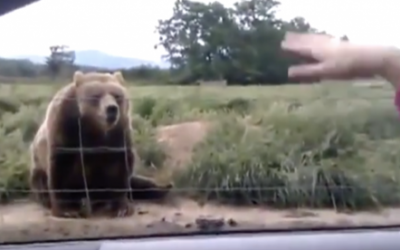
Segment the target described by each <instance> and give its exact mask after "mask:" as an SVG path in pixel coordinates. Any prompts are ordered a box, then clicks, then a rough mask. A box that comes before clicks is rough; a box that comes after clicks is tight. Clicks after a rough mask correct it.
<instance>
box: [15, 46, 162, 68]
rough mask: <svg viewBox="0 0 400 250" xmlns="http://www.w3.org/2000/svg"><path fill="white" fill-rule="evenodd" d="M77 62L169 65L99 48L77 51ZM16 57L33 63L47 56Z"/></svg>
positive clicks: (98, 65)
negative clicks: (99, 49) (110, 53)
mask: <svg viewBox="0 0 400 250" xmlns="http://www.w3.org/2000/svg"><path fill="white" fill-rule="evenodd" d="M75 56H76V59H75V64H77V65H84V66H91V67H96V68H106V69H121V68H132V67H138V66H141V65H152V66H158V67H161V68H166V67H168V64H167V63H165V62H152V61H146V60H141V59H137V58H129V57H120V56H113V55H109V54H106V53H104V52H101V51H97V50H82V51H76V52H75ZM14 58H15V59H27V60H30V61H32V62H33V63H39V64H44V62H45V60H46V57H44V56H35V55H21V56H15V57H14Z"/></svg>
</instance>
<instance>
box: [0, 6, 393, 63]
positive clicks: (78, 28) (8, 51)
mask: <svg viewBox="0 0 400 250" xmlns="http://www.w3.org/2000/svg"><path fill="white" fill-rule="evenodd" d="M200 1H203V2H208V1H206V0H200ZM173 2H174V0H41V1H40V2H38V3H35V4H32V5H29V6H28V7H26V8H23V9H19V10H17V11H15V12H12V13H10V14H7V15H5V16H3V17H0V34H1V38H0V57H2V56H3V57H12V56H14V55H47V54H48V50H49V46H50V45H54V44H65V45H69V46H70V47H71V48H72V49H75V50H82V49H95V50H101V51H103V52H106V53H109V54H113V55H118V56H126V57H135V58H140V59H145V60H152V61H160V57H161V54H163V51H162V50H160V49H159V50H155V49H154V47H153V46H154V44H155V43H156V42H157V40H158V37H157V34H156V33H155V32H154V30H155V26H156V24H157V20H159V19H161V18H166V17H169V16H170V15H171V13H172V6H173ZM220 2H222V3H224V4H227V5H229V4H232V3H233V2H235V1H234V0H220ZM281 2H282V6H281V9H280V12H279V15H280V16H281V17H282V18H285V19H289V18H291V17H294V16H296V15H298V16H303V17H305V18H306V19H307V20H308V21H309V22H310V23H311V24H312V25H313V26H315V27H317V28H319V29H324V30H327V31H328V32H330V33H331V34H334V35H338V36H339V35H343V34H346V35H348V36H349V38H350V39H351V40H352V41H358V42H363V43H376V44H390V45H395V46H398V47H400V32H399V31H398V30H400V28H399V27H398V22H396V21H395V19H397V18H398V17H399V16H400V15H399V13H398V12H400V8H399V7H397V5H396V3H399V2H398V1H394V0H382V1H375V0H283V1H281ZM399 4H400V3H399ZM392 31H396V32H393V33H392Z"/></svg>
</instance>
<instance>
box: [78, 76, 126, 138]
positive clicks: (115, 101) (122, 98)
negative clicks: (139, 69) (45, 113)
mask: <svg viewBox="0 0 400 250" xmlns="http://www.w3.org/2000/svg"><path fill="white" fill-rule="evenodd" d="M73 83H74V85H75V93H76V100H77V104H78V108H79V113H80V116H81V117H85V118H89V120H91V121H94V122H95V123H96V125H100V127H101V128H102V129H103V130H104V131H108V130H110V129H112V128H113V127H115V126H116V125H117V124H119V123H120V122H121V121H122V122H130V102H129V96H128V93H127V90H126V88H125V86H124V83H125V80H124V78H123V76H122V74H121V72H115V73H113V74H109V73H96V72H92V73H86V74H84V73H82V72H81V71H77V72H75V74H74V80H73Z"/></svg>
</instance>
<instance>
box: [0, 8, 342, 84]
mask: <svg viewBox="0 0 400 250" xmlns="http://www.w3.org/2000/svg"><path fill="white" fill-rule="evenodd" d="M279 6H280V2H279V1H276V0H240V1H238V2H236V3H234V4H233V6H232V7H228V6H224V5H223V4H222V3H220V2H218V1H214V2H211V3H202V2H198V1H192V0H176V1H175V3H174V6H173V13H172V15H171V17H169V18H167V19H165V20H160V21H159V22H158V25H157V27H156V31H157V32H158V34H159V42H158V44H156V45H155V47H162V48H164V50H165V51H166V54H165V55H164V58H165V59H166V60H167V61H168V62H169V63H170V68H169V69H160V68H157V67H150V66H145V65H144V66H141V67H137V68H132V69H122V70H123V71H124V74H125V75H126V77H127V78H128V79H132V80H135V79H138V80H148V81H159V82H164V83H177V84H193V83H196V82H199V81H215V80H223V81H226V82H227V83H228V84H241V85H248V84H284V83H286V82H288V79H287V68H288V66H289V65H291V64H296V63H299V62H300V59H299V58H295V57H293V56H291V55H287V54H284V53H282V52H281V50H280V42H281V40H282V38H283V36H284V34H285V32H286V31H298V32H318V33H325V32H324V31H319V30H317V29H315V28H314V27H313V26H312V25H311V24H310V23H308V22H307V21H306V20H305V19H304V18H303V17H295V18H293V19H292V20H281V19H279V18H278V17H277V15H276V12H277V9H278V8H279ZM342 39H344V40H348V38H347V36H343V37H342ZM66 48H67V47H65V46H52V47H51V48H50V56H49V57H48V58H47V60H46V65H35V64H33V63H31V62H29V61H24V60H5V59H1V60H0V76H25V77H35V76H37V75H49V76H51V77H57V76H58V75H60V74H62V72H67V74H68V72H69V71H71V70H76V69H78V68H80V69H81V68H83V69H86V70H93V69H94V68H93V67H85V66H78V65H74V59H75V58H74V53H73V52H71V51H68V50H67V49H66ZM95 70H101V71H107V70H106V69H95Z"/></svg>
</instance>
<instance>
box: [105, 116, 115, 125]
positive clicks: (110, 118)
mask: <svg viewBox="0 0 400 250" xmlns="http://www.w3.org/2000/svg"><path fill="white" fill-rule="evenodd" d="M117 118H118V115H117V114H115V115H107V117H106V122H107V124H108V125H113V124H114V123H115V122H116V121H117Z"/></svg>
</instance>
